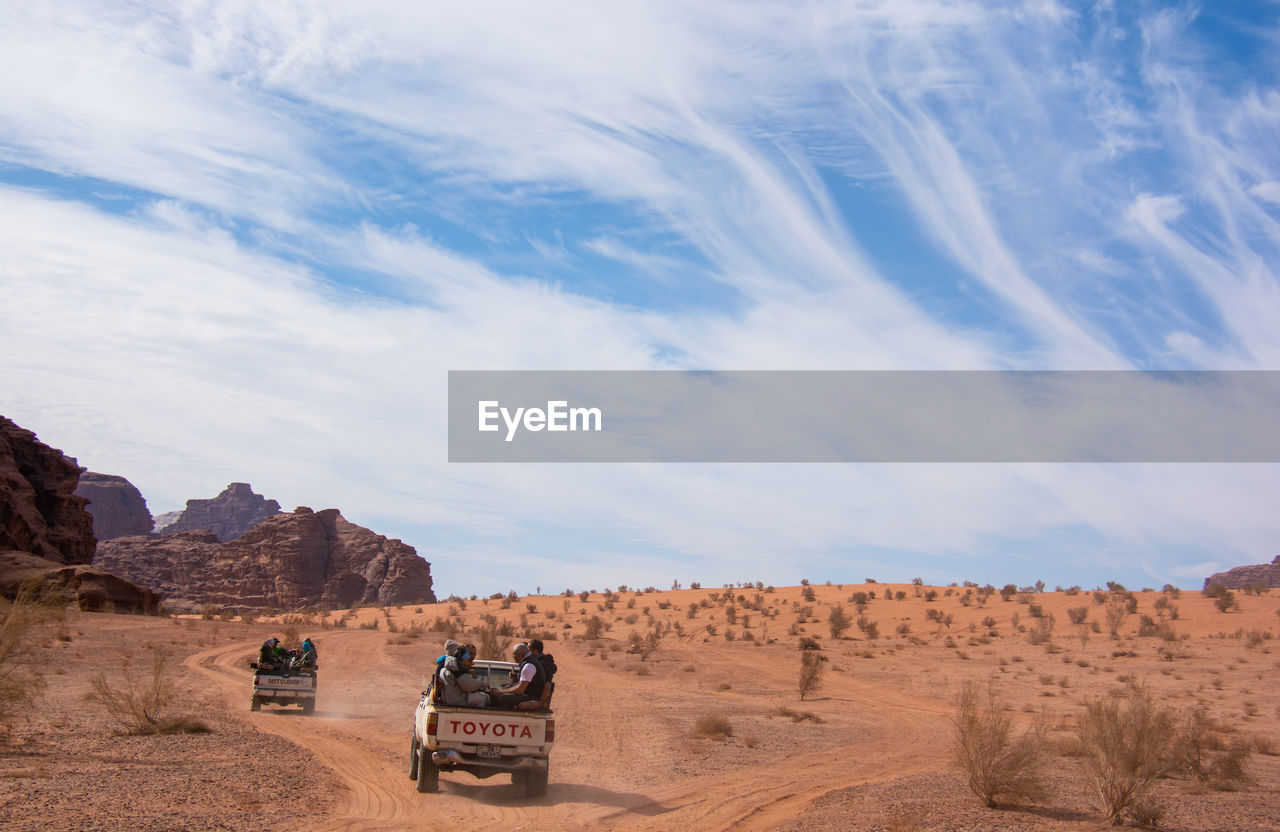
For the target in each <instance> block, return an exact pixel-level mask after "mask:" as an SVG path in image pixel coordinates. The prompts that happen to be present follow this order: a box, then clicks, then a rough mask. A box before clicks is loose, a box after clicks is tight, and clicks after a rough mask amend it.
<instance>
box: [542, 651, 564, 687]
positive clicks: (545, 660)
mask: <svg viewBox="0 0 1280 832" xmlns="http://www.w3.org/2000/svg"><path fill="white" fill-rule="evenodd" d="M538 664H540V665H542V672H543V673H545V674H547V681H548V682H550V681H552V680H554V679H555V677H556V671H557V670H559V668H558V667H556V657H555V656H553V655H551V654H550V653H543V654H542V655H541V656H539V657H538Z"/></svg>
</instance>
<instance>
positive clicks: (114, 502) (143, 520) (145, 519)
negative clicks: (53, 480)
mask: <svg viewBox="0 0 1280 832" xmlns="http://www.w3.org/2000/svg"><path fill="white" fill-rule="evenodd" d="M76 494H77V495H79V496H81V497H84V498H85V499H87V500H88V501H89V504H88V505H87V506H86V507H85V508H87V509H88V510H89V514H91V515H93V536H94V537H96V538H98V540H99V541H102V540H112V539H114V538H117V537H127V536H128V535H132V534H150V532H151V529H152V528H153V527H154V525H155V522H154V521H153V520H152V519H151V512H150V511H147V501H146V500H144V499H143V498H142V494H141V492H139V491H138V489H137V488H135V487H134V485H133V483H131V482H129V481H128V480H127V479H125V478H124V477H117V476H113V475H111V474H97V473H94V472H93V471H86V472H84V473H83V474H81V475H80V484H79V485H78V486H76Z"/></svg>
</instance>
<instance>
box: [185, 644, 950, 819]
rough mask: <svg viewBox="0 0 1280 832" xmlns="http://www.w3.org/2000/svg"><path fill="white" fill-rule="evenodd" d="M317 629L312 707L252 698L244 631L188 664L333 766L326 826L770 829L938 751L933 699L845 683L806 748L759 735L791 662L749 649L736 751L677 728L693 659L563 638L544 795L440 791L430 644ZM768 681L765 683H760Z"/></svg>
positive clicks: (492, 786)
mask: <svg viewBox="0 0 1280 832" xmlns="http://www.w3.org/2000/svg"><path fill="white" fill-rule="evenodd" d="M322 642H323V644H322V660H321V682H320V693H319V698H318V706H317V711H316V714H315V715H314V716H313V717H306V716H303V715H302V714H301V712H300V711H298V710H297V709H291V708H283V709H280V708H271V707H270V706H268V707H267V708H264V709H263V710H262V711H260V712H257V713H252V712H250V711H249V708H248V699H249V697H248V685H249V671H248V668H247V664H246V663H247V661H249V659H250V658H251V656H252V654H253V651H254V647H253V645H252V644H235V645H230V646H227V645H224V646H220V647H215V648H211V649H208V650H205V651H202V652H199V653H196V654H194V655H192V656H190V657H188V659H187V664H188V665H189V666H190V667H192V668H193V669H196V670H198V671H199V672H201V673H202V674H204V675H205V676H206V677H207V678H208V679H209V680H210V681H211V682H212V683H213V684H214V685H216V687H217V688H218V689H219V690H220V691H221V694H222V695H223V696H224V697H225V699H226V702H227V704H228V706H229V707H231V708H232V709H233V710H235V709H237V708H239V711H238V712H239V713H241V714H242V717H243V719H244V720H245V721H246V722H248V723H249V724H251V725H252V726H253V727H254V728H256V729H258V730H260V731H265V732H268V733H272V734H276V735H279V736H282V737H286V738H287V739H289V740H290V741H291V742H294V743H296V744H298V745H300V746H303V747H305V748H307V749H309V750H310V751H311V752H312V753H314V754H315V755H316V756H317V757H318V758H319V759H320V760H321V761H322V762H323V764H324V765H326V766H327V767H329V768H330V769H332V770H333V772H335V773H336V774H337V775H338V777H339V778H340V779H341V782H342V783H343V784H344V785H345V789H344V791H343V793H342V794H341V795H340V796H339V802H338V809H337V811H336V813H335V815H334V816H333V818H332V823H331V825H329V826H328V827H327V828H328V829H332V830H349V832H357V830H374V829H378V830H395V829H405V830H408V829H414V830H422V829H440V830H445V829H453V828H456V826H457V824H458V823H465V822H475V821H481V822H483V823H485V824H486V825H488V824H499V825H501V828H504V829H520V828H528V829H587V828H592V829H599V828H615V829H636V830H646V829H669V828H673V827H676V826H682V827H685V828H696V829H706V830H711V829H770V828H773V827H775V826H777V825H778V824H780V823H782V822H783V821H785V820H787V819H789V818H791V817H793V816H795V815H796V814H798V813H800V812H801V811H802V810H803V808H804V806H805V805H806V804H807V803H809V802H810V801H811V800H813V799H814V798H816V797H819V796H821V795H822V794H825V793H826V792H828V791H830V790H832V789H836V788H842V787H846V786H849V785H853V784H856V783H860V782H869V781H872V780H882V779H892V778H897V777H901V776H904V775H908V774H915V773H919V772H921V771H926V770H929V769H931V768H933V767H936V766H940V765H944V764H945V761H944V760H939V759H937V755H936V754H935V753H933V752H932V751H931V746H934V745H935V737H936V735H937V732H938V731H940V730H945V727H944V726H945V721H946V718H947V710H946V709H945V708H944V707H942V706H941V705H940V704H939V703H937V702H935V701H932V700H928V699H923V698H918V697H914V696H911V695H910V694H906V693H904V692H902V691H896V692H893V693H892V695H888V692H886V691H884V690H882V689H880V688H879V687H878V686H874V685H870V684H864V683H852V682H850V683H845V684H843V685H842V686H841V688H840V689H838V690H832V691H831V692H830V694H829V695H828V696H827V697H826V698H824V699H823V700H821V701H820V702H819V703H814V707H819V706H823V709H824V710H826V711H829V712H831V716H830V717H829V718H828V719H827V721H826V722H825V723H824V724H823V725H821V726H817V728H818V730H810V731H809V732H808V735H807V737H806V738H805V740H804V742H805V743H806V744H809V745H813V746H815V747H816V750H804V749H803V748H799V747H797V748H793V749H787V748H785V747H782V746H779V747H778V748H776V749H773V750H770V748H769V746H770V745H775V744H774V743H771V742H770V741H769V736H768V732H769V731H770V730H773V731H776V732H788V731H789V730H790V728H791V725H792V723H791V722H790V721H789V720H785V719H782V720H778V719H767V718H765V716H764V714H763V711H766V710H767V708H764V705H765V704H768V705H769V706H770V707H772V706H773V704H774V702H773V700H775V699H776V700H778V701H781V692H782V691H785V690H786V689H787V688H790V687H792V686H793V685H794V680H793V678H792V676H793V670H794V669H793V668H792V667H791V666H790V665H789V664H788V665H786V666H783V665H782V664H781V663H779V664H778V666H777V667H774V666H773V665H772V663H770V662H761V663H758V664H756V665H754V666H753V667H751V671H750V673H751V676H750V678H749V679H747V680H745V683H744V684H746V683H749V685H748V686H746V687H745V688H744V690H743V692H741V693H734V692H733V690H732V688H731V689H730V690H729V691H726V692H720V693H719V697H718V698H719V699H720V700H721V701H722V702H723V703H726V704H729V706H730V708H738V709H740V710H745V711H747V712H750V711H751V710H753V709H754V710H755V711H761V712H762V713H761V714H760V716H759V719H758V721H759V722H760V729H759V732H758V734H759V736H758V740H759V742H760V747H759V748H756V749H750V750H748V749H734V750H738V751H748V755H747V757H746V758H745V759H743V758H742V757H741V755H738V756H737V757H735V756H732V754H723V753H720V749H718V748H716V747H713V746H711V745H709V744H699V743H696V742H693V741H691V740H689V739H688V726H689V725H690V724H691V723H692V721H693V719H694V718H696V716H697V715H700V714H702V713H705V712H707V711H708V705H707V700H708V695H707V692H706V691H705V690H704V689H702V686H701V680H700V684H699V685H694V684H692V683H690V681H689V678H690V677H691V676H692V674H687V675H686V674H680V673H678V672H675V671H673V673H674V675H675V677H676V678H674V679H668V680H654V679H651V678H645V677H637V676H634V675H632V674H628V673H622V672H604V664H603V663H601V662H592V660H591V659H589V658H586V657H584V656H581V655H577V654H576V653H575V651H573V650H572V649H569V648H568V647H567V645H566V646H565V649H559V650H558V651H557V656H558V658H559V660H560V664H561V667H562V672H561V677H560V678H561V679H563V680H565V682H562V684H561V685H560V688H559V690H558V691H557V694H556V697H557V699H556V703H555V705H556V716H557V721H558V730H557V739H558V742H557V745H556V747H555V750H554V751H553V753H552V758H551V764H552V768H551V785H550V788H549V791H548V794H547V796H546V797H545V798H543V799H538V800H529V799H526V798H524V797H523V795H522V793H521V790H520V789H518V788H517V787H515V786H513V785H511V784H510V781H509V778H507V777H502V776H498V777H494V778H491V779H488V780H477V779H475V778H473V777H471V776H470V775H465V774H446V775H444V776H443V777H442V778H441V784H442V788H441V791H440V793H439V794H435V795H420V794H418V793H417V791H416V790H415V789H414V786H413V783H412V781H410V780H409V779H408V773H407V759H408V748H409V742H410V727H411V723H412V715H413V709H414V706H415V704H416V702H417V698H418V692H419V691H420V690H421V687H422V683H423V676H424V672H425V671H424V668H425V667H427V666H428V664H429V663H430V661H431V660H432V659H433V658H434V655H428V653H430V652H431V651H430V648H429V647H428V646H427V645H425V644H417V645H414V646H413V647H412V648H395V647H392V646H390V645H388V643H387V639H386V637H385V636H384V635H383V634H381V633H377V632H368V631H358V630H357V631H329V632H326V633H324V637H323V639H322ZM668 653H669V654H672V655H669V656H668V659H669V661H670V662H678V661H680V660H682V659H681V657H680V656H679V655H677V654H679V653H687V654H688V656H687V657H685V658H688V659H690V660H694V659H696V660H697V661H699V662H700V664H699V668H698V669H699V671H700V673H699V675H700V676H702V677H703V678H704V679H705V678H706V677H708V676H719V675H721V674H722V675H724V676H725V677H726V678H738V677H742V675H743V671H742V669H741V668H740V667H739V666H738V664H737V663H736V662H735V661H734V660H733V658H732V657H721V656H712V657H710V658H707V657H699V656H698V651H697V650H696V648H695V647H693V646H692V645H685V646H673V648H672V650H669V651H668ZM593 665H599V667H598V668H597V667H593ZM682 675H683V676H685V678H679V677H680V676H682ZM673 681H674V682H676V684H673V683H672V682H673ZM583 682H587V683H588V684H583ZM766 691H769V692H772V693H773V695H772V696H770V695H769V694H768V693H766V694H765V695H764V696H763V697H762V696H761V693H764V692H766ZM734 700H740V701H734ZM887 701H891V702H892V703H893V708H892V710H891V711H890V710H889V709H886V707H885V703H886V702H887ZM850 715H852V716H850ZM753 752H754V753H753Z"/></svg>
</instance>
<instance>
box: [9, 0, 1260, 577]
mask: <svg viewBox="0 0 1280 832" xmlns="http://www.w3.org/2000/svg"><path fill="white" fill-rule="evenodd" d="M0 217H2V218H3V221H2V222H0V251H2V252H3V255H2V256H0V414H3V415H5V416H7V417H9V418H11V419H13V420H14V421H16V422H17V423H18V424H20V425H22V426H24V427H26V428H29V429H31V430H34V431H36V432H37V433H38V434H39V436H40V438H41V439H42V440H43V441H45V442H47V443H48V444H51V445H53V446H55V447H59V448H61V449H63V450H64V451H66V452H67V453H68V454H69V455H71V456H75V457H76V458H77V459H78V460H79V462H80V464H82V465H84V466H86V467H87V468H89V469H91V470H95V471H99V472H103V473H110V474H118V475H121V476H125V477H127V478H128V479H129V480H130V481H131V482H133V483H134V484H135V485H137V486H138V488H139V489H141V491H142V493H143V494H144V496H145V497H146V498H147V500H148V504H149V506H150V508H151V510H152V511H153V513H159V512H162V511H168V510H173V509H177V508H181V506H182V505H183V504H184V503H185V501H186V500H187V499H188V498H192V497H211V496H213V495H215V494H216V493H218V492H219V491H220V490H221V489H222V488H223V487H225V485H226V484H227V483H229V482H232V481H244V482H250V483H252V484H253V486H254V488H255V490H257V491H259V492H260V493H263V494H265V495H267V496H268V497H272V498H274V499H277V500H279V501H280V502H281V503H282V504H283V505H284V506H285V508H286V510H288V509H290V508H292V507H293V506H295V505H308V506H311V507H313V508H317V509H318V508H324V507H337V508H340V509H341V510H342V511H343V514H344V516H346V517H347V518H348V519H350V520H352V521H353V522H357V523H360V524H362V525H365V526H368V527H370V528H372V529H374V530H375V531H378V532H380V533H383V534H387V535H389V536H392V537H399V538H402V539H404V540H405V541H406V542H408V543H410V544H411V545H413V546H414V547H416V548H417V550H418V552H419V553H420V554H422V555H423V556H424V557H426V558H427V559H428V560H429V561H431V563H432V572H433V575H434V576H435V580H436V589H437V592H438V593H439V594H441V595H447V594H450V593H457V594H461V595H470V594H473V593H482V594H487V593H490V592H494V591H507V590H510V589H515V590H517V591H520V592H522V593H523V592H531V591H534V590H535V589H537V588H541V589H542V590H544V591H559V590H561V589H563V588H566V587H572V588H579V589H581V588H593V587H597V588H598V587H605V586H616V585H618V584H628V585H632V586H645V585H654V586H658V587H665V586H669V585H670V584H671V582H672V581H677V580H678V581H681V582H683V583H685V584H687V583H688V582H690V581H700V582H702V583H703V584H704V585H708V586H711V585H720V584H722V583H726V582H735V581H756V580H760V581H764V582H766V583H772V584H778V585H783V584H796V583H798V582H799V581H800V580H801V579H802V578H804V579H809V580H811V581H815V582H821V581H824V580H830V581H832V582H833V583H851V582H855V581H861V580H863V579H864V578H868V577H871V578H877V579H879V580H881V581H889V580H898V581H901V580H910V579H911V578H913V577H917V576H919V577H923V578H924V579H925V580H927V581H929V582H936V583H945V582H951V581H961V580H976V581H979V582H983V583H985V582H988V581H989V582H992V583H995V584H997V585H1002V584H1004V583H1008V582H1013V583H1017V584H1020V585H1021V584H1030V583H1034V582H1035V581H1036V580H1044V581H1046V583H1047V584H1048V585H1049V586H1050V587H1052V586H1054V585H1063V586H1069V585H1072V584H1080V585H1084V586H1094V585H1097V584H1100V583H1103V582H1105V581H1108V580H1119V581H1121V582H1123V583H1125V584H1126V585H1130V586H1139V587H1140V586H1161V585H1163V584H1164V583H1174V584H1176V585H1180V586H1185V587H1198V586H1199V585H1200V584H1201V581H1202V580H1203V578H1204V577H1205V576H1206V575H1208V574H1209V573H1210V572H1213V571H1216V570H1218V569H1221V568H1226V567H1230V566H1234V565H1239V564H1244V563H1258V562H1266V561H1270V560H1271V558H1272V557H1273V556H1275V555H1276V554H1277V553H1280V512H1277V511H1275V495H1276V494H1277V493H1278V487H1280V466H1276V465H1267V464H1237V465H1087V464H1059V465H976V464H974V465H928V464H914V465H854V464H839V465H837V464H827V465H801V464H796V465H783V464H770V465H692V464H667V465H662V464H630V465H627V464H616V465H615V464H610V465H569V464H564V465H556V464H541V465H516V464H510V465H508V464H503V465H463V464H449V463H448V462H447V448H446V441H445V440H446V395H445V394H446V380H447V372H448V371H449V370H480V369H495V370H497V369H501V370H521V369H554V370H588V369H590V370H606V369H618V370H643V369H663V370H670V369H698V370H703V369H710V370H819V369H822V370H825V369H849V370H857V369H895V370H926V369H927V370H971V369H1053V370H1067V369H1072V370H1088V369H1096V370H1112V369H1138V370H1166V369H1174V370H1176V369H1206V370H1226V369H1268V370H1280V279H1278V278H1280V4H1278V3H1277V2H1268V1H1265V0H1259V2H1241V3H1230V4H1223V3H1171V2H1164V3H1156V2H1142V1H1141V0H1137V1H1136V2H1109V1H1108V0H1101V1H1100V2H1092V3H1084V2H1082V3H1058V2H1052V1H1051V0H1027V2H988V3H967V2H934V0H884V2H792V0H785V1H784V2H732V3H726V2H714V0H709V1H708V2H701V3H681V2H642V3H631V2H618V3H609V4H591V3H560V2H544V3H522V2H494V3H486V4H427V3H414V2H386V1H384V0H366V2H363V3H360V4H353V3H338V2H323V1H322V0H307V1H306V2H291V1H290V0H279V2H273V3H270V4H262V3H257V2H248V1H247V0H199V2H196V1H195V0H191V1H190V2H182V0H178V1H177V2H165V3H150V2H142V1H141V0H139V1H138V2H110V3H107V2H99V3H92V2H75V0H58V1H57V2H49V3H18V2H9V0H0Z"/></svg>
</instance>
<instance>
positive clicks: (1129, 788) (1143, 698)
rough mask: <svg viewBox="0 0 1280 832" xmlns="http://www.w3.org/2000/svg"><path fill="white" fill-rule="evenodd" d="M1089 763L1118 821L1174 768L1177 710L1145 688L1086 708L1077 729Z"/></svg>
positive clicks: (1111, 818)
mask: <svg viewBox="0 0 1280 832" xmlns="http://www.w3.org/2000/svg"><path fill="white" fill-rule="evenodd" d="M1077 732H1078V735H1079V737H1080V745H1081V748H1083V750H1084V766H1085V771H1086V772H1087V774H1088V776H1089V780H1090V782H1091V783H1092V785H1093V787H1094V789H1095V791H1097V793H1098V797H1099V798H1100V799H1101V800H1102V807H1103V811H1105V812H1106V814H1107V820H1109V821H1110V822H1111V823H1112V824H1113V825H1119V824H1121V823H1122V822H1123V819H1124V817H1125V815H1126V814H1131V812H1132V811H1133V810H1134V809H1135V807H1137V806H1139V805H1141V804H1142V802H1143V798H1144V797H1145V796H1146V792H1147V789H1148V788H1149V787H1150V786H1151V783H1152V782H1153V781H1154V780H1155V779H1156V778H1157V777H1159V776H1160V775H1161V774H1163V773H1165V771H1167V769H1168V756H1169V751H1170V748H1171V746H1172V744H1173V737H1174V718H1173V714H1172V713H1170V712H1169V711H1167V710H1164V709H1161V708H1159V707H1157V706H1156V705H1155V703H1154V702H1153V701H1152V699H1151V696H1150V694H1148V693H1147V691H1146V690H1145V689H1143V688H1135V689H1132V690H1130V691H1129V692H1128V697H1127V699H1126V698H1124V697H1121V696H1115V695H1113V696H1110V697H1107V698H1106V699H1098V700H1095V701H1093V702H1091V703H1089V704H1088V705H1087V706H1086V710H1085V714H1084V716H1082V717H1081V719H1080V724H1079V726H1078V728H1077Z"/></svg>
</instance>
